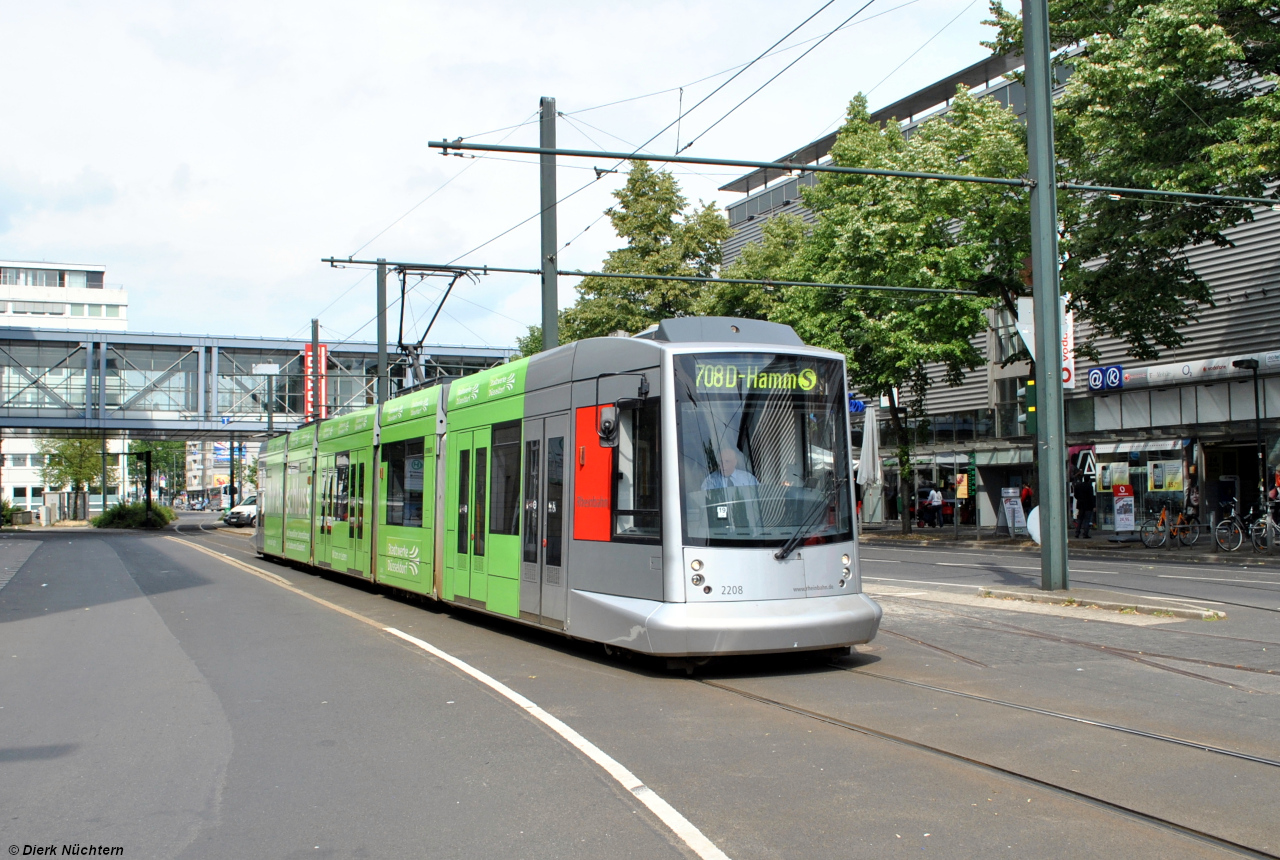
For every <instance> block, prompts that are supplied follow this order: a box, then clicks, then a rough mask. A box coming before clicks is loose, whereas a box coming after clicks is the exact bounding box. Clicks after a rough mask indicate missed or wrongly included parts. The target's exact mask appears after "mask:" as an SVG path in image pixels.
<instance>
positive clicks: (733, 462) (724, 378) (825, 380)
mask: <svg viewBox="0 0 1280 860" xmlns="http://www.w3.org/2000/svg"><path fill="white" fill-rule="evenodd" d="M675 381H676V408H677V409H678V410H679V415H678V417H677V428H678V431H679V441H678V442H677V444H678V446H679V459H680V500H681V502H680V503H681V519H682V523H683V530H684V539H685V543H686V544H687V545H690V546H740V547H748V546H753V547H765V546H769V547H772V546H780V545H782V544H783V543H785V542H786V541H787V540H788V539H789V538H791V537H792V536H793V535H794V534H796V532H797V531H800V530H803V531H805V533H806V534H805V538H804V541H803V543H806V544H813V543H828V542H831V541H840V540H852V539H853V519H852V516H851V504H850V497H849V492H850V490H849V482H848V474H849V429H848V414H847V413H848V407H847V406H846V404H845V398H844V378H843V373H842V366H841V364H840V362H838V361H832V360H829V359H819V358H812V357H809V356H800V355H778V354H768V353H716V354H707V355H684V356H677V358H676V363H675Z"/></svg>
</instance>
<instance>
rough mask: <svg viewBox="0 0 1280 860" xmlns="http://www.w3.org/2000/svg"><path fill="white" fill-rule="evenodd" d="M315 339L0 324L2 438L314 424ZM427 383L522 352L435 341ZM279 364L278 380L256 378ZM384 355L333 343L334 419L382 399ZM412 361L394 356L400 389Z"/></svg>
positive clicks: (179, 434)
mask: <svg viewBox="0 0 1280 860" xmlns="http://www.w3.org/2000/svg"><path fill="white" fill-rule="evenodd" d="M307 346H308V342H307V341H304V340H292V339H272V338H257V337H203V336H197V335H181V334H177V335H174V334H141V333H125V332H101V331H52V330H48V329H31V328H16V327H0V434H2V435H4V436H16V435H25V434H38V435H41V436H49V435H82V434H91V435H94V436H100V435H105V436H123V435H126V434H127V435H128V436H130V437H131V438H148V437H150V438H165V439H203V438H215V437H216V438H222V439H225V438H226V437H227V435H228V432H234V433H236V434H237V435H239V434H241V433H243V434H246V435H254V434H261V433H265V432H266V431H267V425H268V415H267V412H268V406H270V411H271V413H272V416H271V421H272V424H273V425H274V427H275V429H276V430H288V429H292V428H294V427H296V426H298V425H299V424H300V423H302V422H303V421H304V402H305V375H304V358H303V355H304V350H305V348H306V347H307ZM423 352H424V353H427V354H426V355H424V356H421V357H420V360H421V369H420V371H419V374H418V375H419V378H426V379H427V380H432V379H442V378H447V377H456V376H464V375H466V374H469V373H475V372H477V371H479V370H483V369H484V368H486V367H492V366H493V365H495V364H501V363H503V362H505V361H508V360H509V359H510V358H512V357H514V356H516V355H517V352H516V351H515V350H512V349H498V348H491V347H467V346H434V347H433V346H428V347H426V348H425V349H424V350H423ZM261 365H276V366H278V368H279V371H278V373H277V374H275V375H273V376H263V375H260V374H255V373H254V368H255V367H258V368H259V369H261V367H260V366H261ZM377 367H378V352H377V346H376V345H375V344H371V343H343V344H333V345H331V346H330V347H329V353H328V361H327V368H326V369H325V385H324V386H323V387H324V389H325V394H326V397H325V401H326V403H325V405H326V406H327V414H329V415H336V414H342V413H343V412H349V411H351V410H353V409H359V408H361V407H363V406H367V405H369V404H371V403H373V402H374V400H375V391H376V387H377V372H378V371H377ZM409 371H410V368H409V366H408V364H407V362H406V361H405V360H404V359H401V360H399V361H396V360H395V357H394V356H393V357H392V360H391V391H392V394H393V395H394V393H395V392H396V391H397V390H399V389H401V388H403V387H404V386H405V385H407V384H408V383H407V380H408V379H409V378H410V373H409Z"/></svg>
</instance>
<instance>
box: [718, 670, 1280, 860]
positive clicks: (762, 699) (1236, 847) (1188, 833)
mask: <svg viewBox="0 0 1280 860" xmlns="http://www.w3.org/2000/svg"><path fill="white" fill-rule="evenodd" d="M834 668H838V669H841V670H842V671H849V672H856V673H857V674H862V675H866V676H868V677H872V678H877V679H880V680H889V681H893V680H898V679H894V678H891V677H889V676H885V675H879V674H876V673H872V672H861V671H858V670H852V669H849V668H847V667H842V666H834ZM903 680H905V679H903ZM696 681H697V683H700V684H702V685H704V686H708V687H711V688H714V689H717V690H720V691H722V692H726V693H729V694H731V695H735V696H740V697H741V698H744V699H747V700H749V701H753V702H756V703H758V704H762V705H765V706H767V707H771V708H775V709H777V710H780V711H785V712H787V713H790V714H793V715H796V716H799V717H803V718H806V719H810V720H815V721H817V722H821V723H825V724H827V725H830V726H833V727H835V728H840V729H845V730H848V731H852V732H856V733H858V734H861V735H865V736H868V737H873V738H878V739H880V740H883V741H887V742H889V743H893V744H898V745H900V746H904V747H907V748H910V749H913V750H916V751H918V752H922V753H925V754H928V755H931V756H934V757H938V758H943V759H946V760H948V761H952V762H956V763H959V764H963V765H967V766H969V767H973V768H976V769H978V770H981V771H983V772H986V773H989V774H993V775H996V776H1000V777H1003V778H1006V779H1009V780H1012V781H1014V782H1017V783H1020V784H1022V785H1027V786H1033V787H1036V788H1039V789H1042V790H1044V791H1048V792H1051V793H1053V794H1056V795H1058V796H1060V797H1065V798H1068V799H1071V800H1074V801H1076V802H1079V803H1083V804H1086V805H1088V806H1092V807H1094V808H1096V809H1101V810H1104V811H1106V812H1110V813H1112V814H1115V815H1118V816H1121V817H1123V818H1126V819H1129V820H1131V821H1137V822H1140V823H1143V824H1146V825H1148V826H1151V827H1154V828H1156V829H1159V830H1161V831H1164V832H1166V833H1174V834H1178V835H1180V836H1183V837H1186V838H1188V839H1191V840H1193V841H1196V842H1199V843H1201V844H1204V845H1209V846H1212V847H1214V848H1218V849H1220V850H1224V851H1227V852H1230V853H1232V854H1235V855H1238V856H1242V857H1253V858H1270V860H1280V855H1277V854H1273V853H1269V852H1267V851H1261V850H1259V849H1256V848H1252V847H1250V846H1248V845H1244V844H1242V843H1239V842H1235V841H1233V840H1231V839H1227V838H1225V837H1222V836H1217V835H1214V834H1212V833H1209V832H1207V831H1205V830H1200V829H1198V828H1195V827H1190V826H1188V825H1185V824H1180V823H1178V822H1176V821H1171V820H1169V819H1167V818H1162V817H1160V816H1158V815H1154V814H1152V813H1149V812H1143V811H1142V810H1140V809H1135V808H1134V807H1131V806H1126V805H1124V804H1122V803H1116V802H1114V801H1110V800H1106V799H1104V798H1102V797H1098V796H1097V795H1094V794H1089V793H1088V792H1085V791H1080V790H1077V789H1073V788H1069V787H1067V786H1064V785H1059V784H1057V783H1054V782H1050V781H1048V780H1044V779H1040V778H1038V777H1035V776H1031V775H1030V774H1026V773H1021V772H1019V771H1017V770H1013V769H1011V768H1007V767H1003V766H1001V765H998V764H994V763H992V762H988V761H983V760H982V759H979V758H974V757H972V756H967V755H963V754H961V753H958V752H954V751H952V750H948V749H944V748H943V747H940V746H937V745H934V744H930V743H926V742H924V741H918V740H913V739H911V738H908V737H904V736H902V735H898V734H894V733H891V732H886V731H884V730H882V729H877V728H875V727H873V726H868V725H864V724H861V723H855V722H853V721H850V720H845V719H842V718H840V717H836V716H832V715H830V714H824V713H821V712H819V711H814V710H811V709H809V708H805V707H802V706H800V705H797V704H793V703H787V702H782V701H779V700H777V699H772V698H769V697H768V696H762V695H760V694H758V693H753V692H751V691H750V690H744V689H742V688H740V687H734V686H733V685H731V684H726V683H724V682H722V681H713V680H710V679H706V678H698V679H696ZM908 683H915V682H908ZM920 686H926V687H927V686H928V685H920ZM937 691H940V692H944V693H952V692H954V693H959V691H949V690H945V689H944V688H938V690H937ZM960 695H964V696H967V697H969V698H974V699H979V700H981V699H982V697H978V696H973V695H971V694H963V693H960ZM990 701H991V702H992V703H993V704H1007V705H1009V706H1013V707H1020V706H1017V705H1015V704H1014V703H1002V702H999V701H998V700H990ZM1025 709H1026V710H1031V711H1033V712H1034V711H1035V709H1032V708H1030V707H1026V708H1025ZM1043 713H1044V715H1046V716H1051V717H1058V716H1061V718H1063V719H1073V718H1072V717H1071V716H1070V715H1065V714H1064V715H1058V714H1055V713H1053V712H1043ZM1080 721H1081V722H1083V723H1086V724H1090V725H1095V726H1098V727H1101V728H1108V729H1110V728H1113V727H1112V726H1110V725H1108V724H1102V723H1098V722H1096V721H1087V720H1083V719H1081V720H1080ZM1114 728H1115V729H1116V730H1120V731H1123V730H1124V729H1123V728H1122V727H1114ZM1129 733H1131V734H1135V735H1142V734H1143V733H1142V732H1141V730H1136V729H1135V730H1131V731H1130V732H1129ZM1153 739H1155V740H1161V741H1167V742H1170V743H1181V745H1184V746H1191V747H1194V748H1196V749H1205V747H1204V746H1203V745H1200V744H1197V743H1194V742H1189V741H1188V742H1181V739H1177V738H1172V737H1171V736H1154V737H1153ZM1219 750H1221V751H1222V754H1231V751H1229V750H1225V749H1223V748H1218V747H1214V748H1212V749H1208V750H1206V751H1208V752H1218V751H1219ZM1236 757H1240V758H1248V759H1249V760H1253V761H1258V763H1261V764H1265V765H1271V766H1276V767H1280V762H1276V761H1272V760H1270V759H1260V760H1259V759H1254V758H1252V757H1248V756H1246V755H1238V756H1236Z"/></svg>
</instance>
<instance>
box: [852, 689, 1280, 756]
mask: <svg viewBox="0 0 1280 860" xmlns="http://www.w3.org/2000/svg"><path fill="white" fill-rule="evenodd" d="M830 666H831V668H833V669H839V670H840V671H842V672H849V673H850V674H854V675H862V676H864V677H867V678H875V679H877V680H880V681H892V682H894V683H896V684H904V685H906V686H909V687H916V688H918V689H921V690H928V691H930V692H933V693H944V694H946V695H949V696H958V697H960V698H962V699H969V700H971V701H975V702H984V703H986V704H989V705H998V706H1000V707H1002V708H1012V709H1014V710H1018V711H1026V712H1028V713H1032V714H1040V715H1041V716H1045V717H1053V718H1055V719H1059V720H1067V721H1069V722H1073V723H1079V724H1081V725H1086V726H1094V727H1096V728H1100V729H1108V730H1110V731H1113V732H1121V733H1123V734H1128V735H1135V736H1137V737H1142V738H1146V739H1148V740H1153V741H1161V742H1163V743H1169V744H1174V745H1176V746H1182V747H1189V748H1191V749H1197V750H1203V751H1204V752H1208V753H1215V754H1217V755H1223V756H1228V757H1230V758H1237V759H1243V760H1244V761H1251V762H1254V763H1255V764H1262V765H1267V766H1268V767H1276V768H1280V759H1273V758H1267V757H1266V756H1257V755H1252V754H1250V753H1245V752H1240V751H1239V750H1232V749H1228V748H1226V747H1220V746H1216V745H1214V744H1206V743H1203V742H1201V741H1193V740H1188V739H1186V738H1179V737H1176V736H1174V735H1165V734H1160V733H1159V732H1149V731H1146V730H1145V729H1135V728H1132V727H1130V726H1122V725H1119V724H1116V723H1108V722H1104V721H1102V720H1093V719H1090V718H1088V717H1081V716H1078V715H1076V714H1066V713H1062V712H1059V711H1051V710H1049V709H1048V708H1038V707H1036V706H1035V705H1022V704H1019V703H1017V702H1007V701H1004V700H1002V699H993V698H990V697H988V696H980V695H978V694H977V693H966V692H965V691H963V690H952V689H950V688H948V687H939V686H937V685H935V684H926V683H924V682H923V681H912V680H911V679H910V678H897V677H894V676H893V675H884V674H882V673H880V672H868V671H867V670H865V669H856V668H854V667H852V666H841V665H840V664H838V663H831V664H830Z"/></svg>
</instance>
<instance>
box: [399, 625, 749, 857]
mask: <svg viewBox="0 0 1280 860" xmlns="http://www.w3.org/2000/svg"><path fill="white" fill-rule="evenodd" d="M383 629H384V630H385V631H387V632H388V633H390V634H391V635H392V636H399V637H400V638H401V639H403V640H404V641H406V642H411V643H413V644H414V645H417V646H418V647H419V648H421V649H422V650H423V651H426V652H427V653H428V654H430V655H431V656H433V657H436V658H438V659H440V660H443V661H444V662H446V663H448V664H449V665H451V666H453V667H454V668H455V669H458V670H459V671H461V672H463V673H465V674H467V675H470V676H471V677H472V678H475V679H476V680H477V681H479V682H480V683H481V684H484V685H485V686H486V687H489V688H490V689H492V690H494V691H496V692H497V693H499V694H501V695H502V696H504V697H506V698H507V699H510V700H511V701H512V702H514V703H515V704H516V705H519V706H520V707H521V708H524V710H525V712H526V713H528V714H529V716H531V717H533V718H534V719H535V720H537V721H538V722H540V723H542V724H543V725H545V726H546V727H547V728H549V729H551V730H552V731H553V732H555V733H556V734H558V735H559V736H560V737H562V738H564V739H565V740H566V741H568V742H569V743H570V744H572V745H573V747H574V748H576V749H577V750H578V751H579V752H581V753H582V754H583V755H585V756H586V757H587V758H589V759H591V760H592V761H593V762H595V763H596V764H598V765H599V766H600V767H601V768H603V769H604V771H605V772H606V773H608V774H609V776H611V777H613V778H614V779H615V780H616V781H617V782H618V784H619V785H621V786H622V787H623V788H625V789H626V790H627V791H629V792H631V793H632V794H633V795H635V798H636V800H639V801H640V802H641V803H643V804H644V805H645V806H647V807H649V810H650V811H651V812H653V814H654V815H656V816H658V818H659V819H661V821H662V823H663V824H665V825H667V827H669V828H671V831H672V832H673V833H675V834H676V836H678V837H680V839H681V840H682V841H683V842H684V844H685V845H688V846H689V848H690V849H692V850H693V852H694V853H695V854H697V855H698V856H699V857H702V858H706V860H721V858H723V860H729V858H728V855H726V854H725V853H724V852H723V851H721V850H720V849H719V848H717V847H716V845H715V843H714V842H712V841H711V840H710V839H708V838H707V837H706V836H704V835H703V833H702V831H701V830H699V829H698V828H697V827H694V826H693V824H692V823H691V822H690V821H689V819H687V818H685V817H684V816H683V815H681V814H680V813H679V812H677V811H676V809H675V807H673V806H672V805H671V804H669V803H667V802H666V801H665V800H663V799H662V798H661V797H659V796H658V794H657V792H655V791H654V790H653V789H651V788H649V787H648V786H647V785H645V784H644V783H643V782H641V781H640V780H639V779H638V778H637V777H636V775H635V774H634V773H632V772H631V771H629V770H627V769H626V768H625V767H623V766H622V765H621V764H619V763H618V762H617V761H616V760H615V759H614V758H613V757H611V756H610V755H608V754H607V753H606V752H605V751H604V750H602V749H600V748H599V747H598V746H596V745H595V744H593V743H591V741H589V740H587V739H586V738H584V737H583V736H582V735H580V734H578V733H577V732H576V731H574V730H573V729H572V728H570V727H569V726H568V725H566V724H565V723H564V722H562V721H561V720H559V719H557V718H556V717H554V716H552V715H551V714H549V713H547V712H546V711H545V710H543V709H542V708H540V707H539V706H538V705H537V704H535V703H534V702H531V701H530V700H529V699H526V698H525V697H524V696H522V695H520V694H519V693H517V692H516V691H515V690H513V689H511V688H510V687H508V686H507V685H506V684H504V683H502V682H501V681H498V680H496V679H495V678H492V677H490V676H489V675H486V674H485V673H484V672H481V671H480V670H479V669H477V668H475V667H474V666H472V665H471V664H469V663H467V662H465V661H463V660H459V659H458V658H457V657H454V656H453V655H452V654H449V653H446V652H444V651H441V650H440V649H439V648H437V647H435V646H434V645H432V644H430V643H429V642H423V641H422V640H421V639H418V638H417V637H414V636H410V635H409V634H408V633H403V632H401V631H399V630H397V629H395V628H394V627H384V628H383Z"/></svg>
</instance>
